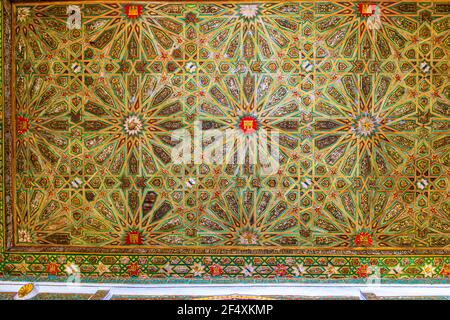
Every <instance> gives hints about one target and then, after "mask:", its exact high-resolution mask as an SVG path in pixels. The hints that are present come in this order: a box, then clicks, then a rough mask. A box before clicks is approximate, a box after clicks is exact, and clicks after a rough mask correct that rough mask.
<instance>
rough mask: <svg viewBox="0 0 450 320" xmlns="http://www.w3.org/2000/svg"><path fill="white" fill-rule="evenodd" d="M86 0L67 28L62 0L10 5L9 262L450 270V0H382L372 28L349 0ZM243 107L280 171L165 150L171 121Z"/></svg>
mask: <svg viewBox="0 0 450 320" xmlns="http://www.w3.org/2000/svg"><path fill="white" fill-rule="evenodd" d="M77 6H78V8H79V9H80V12H81V28H74V29H70V28H68V25H67V18H68V11H67V5H65V4H51V3H50V4H37V3H34V4H20V3H18V4H14V5H13V8H12V9H13V10H12V20H13V24H12V29H11V32H12V53H13V54H12V69H13V73H12V95H11V108H12V109H11V110H12V113H11V114H12V118H11V119H6V118H4V121H5V122H6V123H9V122H8V121H10V123H11V125H12V128H13V137H12V144H13V146H14V149H13V150H14V153H13V160H12V163H11V164H10V165H11V169H12V179H13V185H12V187H11V189H10V190H9V195H10V196H11V198H12V204H13V205H12V211H11V216H10V217H8V216H7V217H6V218H7V219H8V221H12V222H11V223H9V224H6V228H5V229H6V230H5V231H6V238H7V239H9V240H10V241H12V246H11V248H10V249H11V250H12V251H14V250H15V251H24V252H28V254H29V256H24V257H25V258H23V259H25V260H26V259H27V257H28V259H29V261H25V260H22V258H18V257H17V258H16V260H17V261H13V260H10V259H11V257H14V255H13V254H11V256H8V258H6V256H5V257H4V258H3V257H2V258H1V260H0V263H3V267H2V268H3V269H1V265H0V270H4V272H5V273H11V274H15V273H18V274H27V273H29V272H32V273H35V274H40V273H45V270H44V267H42V270H38V269H39V268H40V267H37V266H38V265H39V264H38V262H37V260H36V259H40V260H42V261H44V260H45V262H41V263H42V266H44V265H46V264H48V263H50V262H51V263H56V266H57V271H56V274H61V273H64V267H63V265H64V263H67V262H68V261H75V262H77V261H78V263H79V264H81V265H82V266H84V267H83V268H81V272H84V273H87V274H89V275H90V276H92V277H96V276H101V277H104V276H108V275H114V274H115V275H124V274H127V275H131V276H138V275H140V276H144V277H153V276H154V275H155V274H159V275H160V276H163V277H185V276H187V275H191V276H201V277H203V276H204V275H211V276H225V277H226V276H228V277H234V276H236V275H240V276H243V277H248V276H251V277H254V278H258V277H271V276H279V277H282V276H288V277H294V276H296V277H299V276H300V277H307V278H308V277H311V278H313V277H316V276H317V277H341V278H342V277H347V276H352V277H366V276H368V275H370V274H373V273H374V272H376V271H375V270H376V268H375V266H376V267H377V268H378V269H377V270H381V276H384V277H387V278H401V277H404V278H421V277H433V276H437V275H440V276H444V277H446V276H448V275H450V264H449V261H448V258H447V256H446V255H445V254H446V253H448V250H449V247H450V199H449V198H450V192H449V190H450V188H449V175H450V148H449V147H450V138H449V137H450V136H449V131H450V130H449V129H450V118H449V116H450V112H449V108H450V82H449V58H450V28H449V23H450V15H449V13H450V5H449V4H447V3H440V2H436V3H434V2H424V3H416V2H389V3H378V4H377V7H378V10H379V12H380V15H381V16H380V20H379V21H378V22H376V23H378V25H377V26H376V27H375V28H374V27H373V21H374V20H373V19H374V17H375V16H374V14H373V13H374V12H371V14H368V15H366V14H364V13H363V12H362V11H361V4H360V3H358V2H287V3H285V2H254V3H251V4H246V3H239V2H224V3H221V2H203V3H202V2H198V3H190V4H179V3H172V2H160V3H147V2H142V3H136V4H133V3H118V2H105V3H98V2H89V1H86V2H83V3H80V4H78V5H77ZM248 119H251V120H252V121H253V122H252V125H253V126H254V127H252V130H254V131H255V132H261V131H262V130H267V131H276V132H278V133H279V139H278V140H277V141H276V145H275V147H276V148H278V149H279V152H280V163H279V167H278V169H277V171H276V172H274V173H272V174H269V175H263V174H260V168H259V167H258V164H252V163H250V162H248V161H247V160H246V161H245V163H243V164H233V163H223V162H213V163H206V162H204V163H196V162H195V161H194V160H193V159H192V160H191V162H190V163H186V164H179V163H174V161H173V159H172V155H173V153H174V150H178V149H177V148H178V147H179V146H180V144H181V142H180V141H179V140H174V139H173V133H174V132H178V131H180V130H184V131H185V132H188V133H190V134H193V133H194V131H195V130H196V125H197V124H198V123H200V126H201V129H202V130H203V132H204V134H205V135H207V134H208V132H213V131H214V130H226V129H230V130H234V131H236V132H240V134H241V135H242V136H244V137H247V136H250V135H251V134H249V135H247V134H246V132H245V131H244V130H242V128H243V127H242V123H243V121H244V120H248ZM208 141H209V140H208V138H207V137H206V136H204V137H203V140H202V141H201V145H202V146H204V147H205V146H206V147H205V148H207V146H208V143H210V142H208ZM237 150H238V146H237V145H232V146H231V147H230V149H229V150H228V152H229V155H230V156H231V157H235V156H236V154H237ZM6 165H8V163H6ZM6 191H8V190H6ZM42 251H45V252H50V253H57V252H75V253H77V255H75V256H71V255H67V256H64V255H63V256H58V257H56V256H46V255H41V256H39V254H38V252H42ZM88 253H95V254H93V255H89V254H88ZM111 253H113V254H111ZM115 254H121V255H122V254H123V256H116V255H115ZM135 254H144V255H143V256H139V255H137V256H136V255H135ZM170 254H176V255H177V256H176V257H175V256H172V257H171V256H170ZM198 254H200V255H198ZM204 254H206V256H203V255H204ZM210 254H212V255H211V256H208V255H210ZM421 254H428V256H426V257H425V256H424V258H423V259H422V258H421V256H420V255H421ZM443 254H444V256H443V257H442V255H443ZM255 255H256V256H261V258H258V259H259V260H258V261H255V259H257V258H255V257H254V256H255ZM278 255H280V256H278ZM307 255H310V256H309V257H308V256H307ZM33 257H34V258H33ZM39 257H41V258H39ZM58 259H59V260H58ZM77 259H78V260H77ZM89 259H91V260H92V261H91V260H89ZM308 259H309V260H308ZM2 260H3V262H2ZM63 260H64V261H63ZM33 266H35V268H36V270H31V269H30V268H32V267H33ZM58 268H59V269H58ZM58 272H59V273H58Z"/></svg>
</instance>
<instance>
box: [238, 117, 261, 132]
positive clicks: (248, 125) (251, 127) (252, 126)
mask: <svg viewBox="0 0 450 320" xmlns="http://www.w3.org/2000/svg"><path fill="white" fill-rule="evenodd" d="M239 128H241V130H242V131H243V132H244V133H245V134H249V133H253V132H255V131H256V130H258V122H257V121H256V119H255V118H253V117H251V116H246V117H242V118H241V120H240V121H239Z"/></svg>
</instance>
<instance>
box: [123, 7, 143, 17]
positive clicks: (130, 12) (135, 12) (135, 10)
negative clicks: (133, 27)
mask: <svg viewBox="0 0 450 320" xmlns="http://www.w3.org/2000/svg"><path fill="white" fill-rule="evenodd" d="M124 9H125V15H126V16H127V17H128V18H129V19H136V18H139V17H140V16H141V14H142V6H141V5H131V4H127V5H125V7H124Z"/></svg>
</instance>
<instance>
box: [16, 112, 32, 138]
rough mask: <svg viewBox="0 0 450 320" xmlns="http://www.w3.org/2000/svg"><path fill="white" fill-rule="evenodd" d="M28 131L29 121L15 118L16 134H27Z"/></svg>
mask: <svg viewBox="0 0 450 320" xmlns="http://www.w3.org/2000/svg"><path fill="white" fill-rule="evenodd" d="M28 129H30V120H28V119H27V118H25V117H22V116H18V117H17V133H18V134H19V135H22V134H25V133H27V131H28Z"/></svg>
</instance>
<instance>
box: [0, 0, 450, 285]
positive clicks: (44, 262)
mask: <svg viewBox="0 0 450 320" xmlns="http://www.w3.org/2000/svg"><path fill="white" fill-rule="evenodd" d="M169 1H171V0H169ZM204 1H205V0H204ZM210 1H213V0H206V2H210ZM237 1H240V0H237ZM263 1H264V0H263ZM417 1H418V0H414V1H410V2H417ZM12 2H18V3H19V2H30V1H23V0H13V1H10V0H6V1H3V4H2V7H0V16H1V24H0V28H1V32H0V36H1V43H0V45H1V50H0V54H1V55H2V59H1V68H2V87H1V88H0V90H1V91H0V94H1V96H2V105H1V108H0V112H1V117H2V122H1V131H2V138H1V141H0V147H1V148H2V152H1V157H2V158H1V159H0V161H1V162H2V168H3V169H2V179H1V182H0V184H1V189H2V193H1V199H0V200H1V201H0V206H1V210H2V212H3V214H2V215H0V240H1V244H0V280H1V279H4V280H6V279H7V280H22V281H23V280H33V281H35V280H41V281H42V280H45V281H61V280H64V279H67V276H68V275H69V276H70V275H72V274H78V275H79V276H80V278H79V279H82V281H86V282H105V281H108V282H123V281H126V282H138V283H145V282H164V283H167V282H180V281H181V282H183V283H185V282H205V281H206V282H223V281H224V282H229V281H231V282H259V281H264V282H267V281H275V282H286V281H287V282H290V281H294V282H317V281H321V282H347V283H361V282H367V281H368V280H370V281H372V280H373V281H383V282H386V283H392V282H395V283H399V282H405V281H406V282H415V283H417V282H420V283H424V282H425V283H450V278H449V277H450V255H449V253H448V250H445V249H442V250H421V251H420V252H419V251H415V250H400V249H399V250H389V251H384V250H374V251H372V250H371V251H370V252H369V251H368V250H364V249H363V250H313V249H311V250H301V252H295V251H289V250H287V251H284V250H280V252H279V253H278V252H277V253H273V252H270V253H269V252H268V250H263V249H261V250H260V251H253V250H252V251H251V252H249V254H248V255H242V254H241V255H236V254H232V253H231V252H226V251H224V250H221V251H220V252H219V251H218V250H214V249H206V250H201V251H202V252H201V253H200V252H196V251H195V250H194V249H192V248H190V250H191V252H192V254H189V255H186V254H184V253H183V248H174V249H163V250H161V249H158V250H153V251H139V250H137V251H129V252H132V253H131V254H130V253H121V252H120V249H116V250H108V251H109V252H108V253H104V252H102V253H99V252H96V251H100V250H95V249H93V250H92V251H93V253H92V254H88V253H84V252H83V253H72V252H66V251H63V250H64V249H65V248H62V249H61V247H59V249H58V248H55V247H46V248H45V249H44V250H43V251H45V252H42V253H41V252H39V251H36V250H35V248H30V250H24V248H23V247H14V245H13V242H12V237H8V236H6V237H4V235H5V233H9V232H11V229H10V227H9V226H11V225H12V212H11V211H12V206H11V202H12V198H11V195H10V194H8V192H5V191H7V190H11V186H12V175H11V168H10V166H9V165H8V163H9V164H10V163H11V161H12V136H11V134H12V130H11V125H12V124H11V121H7V119H11V80H12V79H11V74H12V65H11V61H12V48H11V10H12ZM32 2H48V1H32ZM64 2H66V1H64ZM135 2H138V1H135ZM187 2H188V1H187ZM242 2H246V1H242ZM331 2H332V1H331ZM431 2H448V1H442V0H437V1H436V0H435V1H431ZM5 120H6V121H5ZM5 231H6V232H5ZM33 250H35V251H33ZM24 251H31V252H24ZM369 253H370V254H369ZM259 255H261V256H259ZM68 267H69V268H68ZM71 267H72V268H71ZM67 268H68V269H69V271H67V270H68V269H67ZM375 270H378V271H377V272H375ZM374 275H376V277H374ZM197 279H198V280H197ZM80 281H81V280H80Z"/></svg>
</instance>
